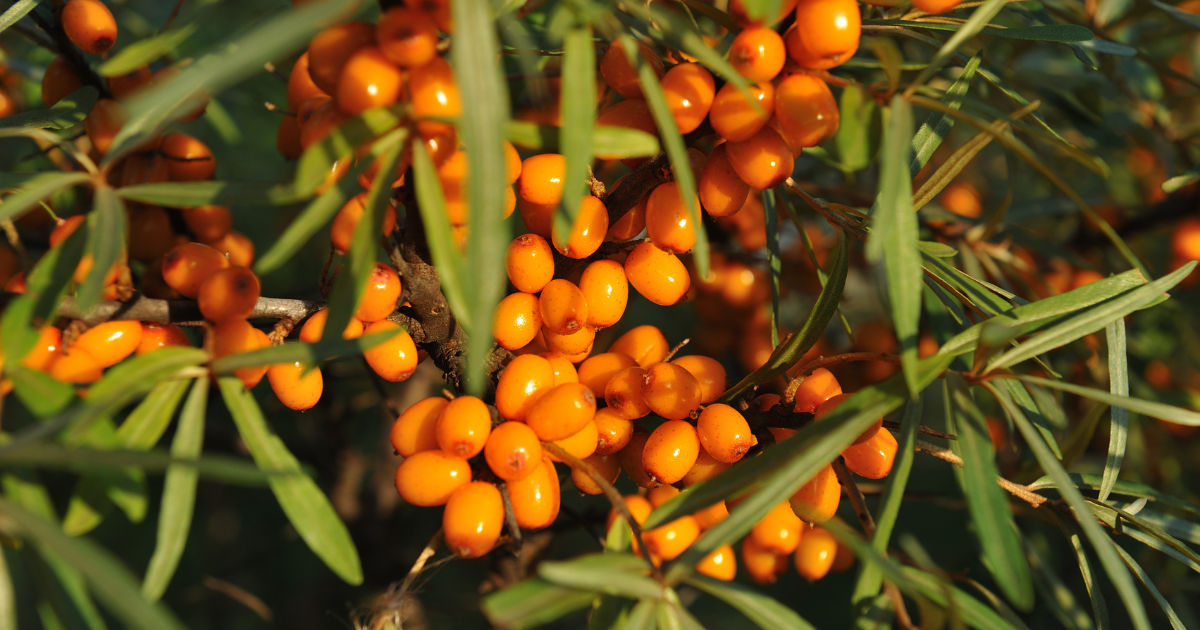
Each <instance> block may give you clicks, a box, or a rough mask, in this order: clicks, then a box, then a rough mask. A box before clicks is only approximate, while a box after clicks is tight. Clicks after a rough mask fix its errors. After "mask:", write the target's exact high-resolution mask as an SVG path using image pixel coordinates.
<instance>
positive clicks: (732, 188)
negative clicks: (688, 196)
mask: <svg viewBox="0 0 1200 630" xmlns="http://www.w3.org/2000/svg"><path fill="white" fill-rule="evenodd" d="M699 194H700V203H701V205H703V206H704V209H705V210H707V211H708V213H709V214H711V215H712V216H714V217H727V216H730V215H732V214H735V213H736V212H737V211H738V210H741V209H742V206H743V205H745V203H746V197H747V196H748V195H749V194H750V185H749V184H747V183H746V182H744V181H742V178H741V177H738V174H737V171H735V170H734V168H733V165H732V164H730V163H729V155H728V143H722V144H718V145H717V146H716V148H714V149H713V150H712V153H710V154H708V160H706V161H705V162H704V169H703V170H701V171H700V185H699Z"/></svg>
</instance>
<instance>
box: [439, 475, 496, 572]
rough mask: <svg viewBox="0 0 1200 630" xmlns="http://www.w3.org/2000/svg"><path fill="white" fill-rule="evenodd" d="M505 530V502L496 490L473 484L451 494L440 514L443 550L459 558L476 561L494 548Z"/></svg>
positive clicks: (493, 487)
mask: <svg viewBox="0 0 1200 630" xmlns="http://www.w3.org/2000/svg"><path fill="white" fill-rule="evenodd" d="M503 527H504V500H503V499H501V498H500V490H498V489H497V488H496V486H494V485H492V484H490V483H487V482H484V481H473V482H471V483H468V484H466V485H464V486H462V487H461V488H459V489H457V490H455V491H454V494H451V495H450V499H449V500H448V501H447V502H446V510H445V511H444V512H442V533H443V535H444V536H445V541H446V547H447V548H448V549H450V551H453V552H454V553H455V555H457V556H458V557H460V558H478V557H480V556H482V555H485V554H487V552H489V551H491V550H492V548H493V547H495V546H496V541H497V540H498V539H499V538H500V530H501V529H502V528H503Z"/></svg>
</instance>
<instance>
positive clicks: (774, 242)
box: [762, 189, 783, 349]
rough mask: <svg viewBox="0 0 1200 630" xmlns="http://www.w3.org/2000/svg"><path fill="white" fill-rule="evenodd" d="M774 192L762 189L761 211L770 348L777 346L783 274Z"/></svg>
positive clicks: (778, 193) (776, 193)
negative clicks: (768, 276) (768, 281)
mask: <svg viewBox="0 0 1200 630" xmlns="http://www.w3.org/2000/svg"><path fill="white" fill-rule="evenodd" d="M780 194H781V193H780V192H779V189H776V190H775V191H774V192H772V191H770V190H764V191H762V204H763V212H764V213H765V215H766V219H767V269H768V270H769V271H770V272H771V348H772V349H773V348H777V347H779V278H780V277H781V276H782V275H783V259H782V258H781V257H780V255H779V214H778V213H777V212H776V210H775V199H776V196H778V195H780Z"/></svg>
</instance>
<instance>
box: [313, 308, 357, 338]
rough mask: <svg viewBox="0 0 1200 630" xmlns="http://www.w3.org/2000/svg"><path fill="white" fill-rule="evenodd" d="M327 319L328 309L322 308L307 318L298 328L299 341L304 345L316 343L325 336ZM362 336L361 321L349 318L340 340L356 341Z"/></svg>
mask: <svg viewBox="0 0 1200 630" xmlns="http://www.w3.org/2000/svg"><path fill="white" fill-rule="evenodd" d="M328 319H329V309H327V308H323V309H321V310H319V311H317V312H316V313H313V314H312V315H310V316H309V317H308V320H307V321H305V322H304V325H303V326H301V327H300V341H303V342H304V343H317V342H318V341H320V340H321V338H322V337H323V336H324V334H325V322H326V321H327V320H328ZM362 335H363V323H362V321H361V320H359V319H357V318H354V317H351V318H350V322H349V323H347V324H346V329H345V330H343V331H342V339H358V338H359V337H361V336H362Z"/></svg>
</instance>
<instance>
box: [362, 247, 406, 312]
mask: <svg viewBox="0 0 1200 630" xmlns="http://www.w3.org/2000/svg"><path fill="white" fill-rule="evenodd" d="M403 291H404V287H403V286H402V285H401V283H400V275H399V274H397V273H396V270H395V269H393V268H392V267H391V265H385V264H383V263H379V262H377V263H375V267H374V268H373V269H372V270H371V275H370V276H369V277H368V278H367V288H366V291H365V292H364V293H363V296H362V300H361V301H360V302H359V303H358V310H357V311H355V312H354V316H355V317H357V318H358V319H360V320H362V321H363V322H366V323H370V322H377V321H379V320H381V319H383V318H385V317H387V316H388V315H391V314H392V313H393V312H394V311H395V310H396V302H397V301H398V300H399V299H400V294H401V293H403Z"/></svg>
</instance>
